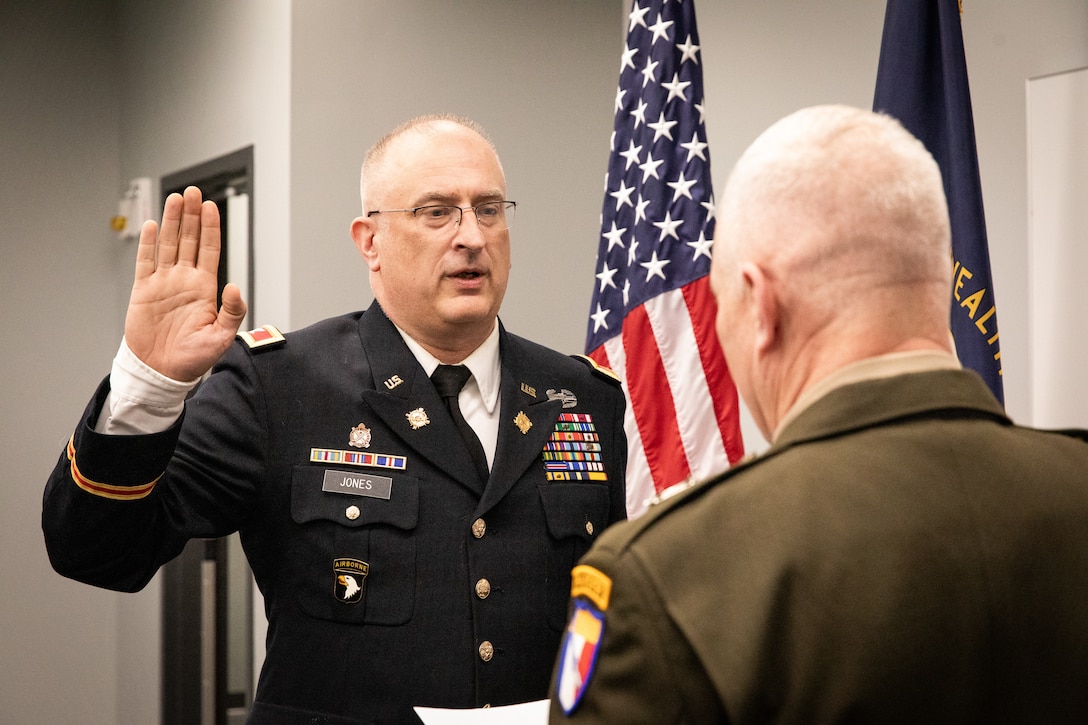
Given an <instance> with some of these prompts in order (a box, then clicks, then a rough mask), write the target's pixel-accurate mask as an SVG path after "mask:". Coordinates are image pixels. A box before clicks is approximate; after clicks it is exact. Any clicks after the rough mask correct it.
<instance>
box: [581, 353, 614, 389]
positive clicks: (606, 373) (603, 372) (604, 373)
mask: <svg viewBox="0 0 1088 725" xmlns="http://www.w3.org/2000/svg"><path fill="white" fill-rule="evenodd" d="M571 357H572V358H574V359H575V360H580V361H581V362H584V363H585V364H586V365H588V366H589V367H590V368H591V369H592V370H593V372H594V373H596V374H597V375H598V376H599V377H602V378H604V379H605V380H608V381H611V382H613V383H616V384H617V385H621V384H622V383H623V381H622V380H620V376H619V375H616V373H614V372H612V370H611V369H609V368H606V367H605V366H604V365H598V364H597V361H596V360H594V359H593V358H591V357H587V356H586V355H571Z"/></svg>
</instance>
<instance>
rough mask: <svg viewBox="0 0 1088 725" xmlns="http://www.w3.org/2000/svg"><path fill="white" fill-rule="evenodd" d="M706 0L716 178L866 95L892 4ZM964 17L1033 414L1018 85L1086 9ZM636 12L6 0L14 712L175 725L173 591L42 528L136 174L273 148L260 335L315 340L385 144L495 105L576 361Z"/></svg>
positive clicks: (353, 303)
mask: <svg viewBox="0 0 1088 725" xmlns="http://www.w3.org/2000/svg"><path fill="white" fill-rule="evenodd" d="M697 2H698V11H699V16H698V20H699V29H700V32H701V34H702V44H703V52H704V56H703V62H704V68H705V81H706V101H707V106H708V112H709V116H708V136H709V142H710V144H711V151H712V153H713V161H714V183H715V188H716V189H718V190H719V191H720V190H721V189H722V187H723V186H724V182H725V176H726V174H727V173H728V171H729V167H730V166H731V164H732V163H733V161H734V160H735V159H736V157H737V156H738V155H739V153H740V151H741V150H742V149H743V147H744V146H745V145H747V143H749V142H750V141H751V140H752V138H754V137H755V135H756V134H757V133H758V132H759V131H760V130H762V129H763V128H764V127H765V126H766V125H768V124H769V123H770V122H772V121H773V120H775V119H777V118H778V117H780V116H782V115H784V114H785V113H788V112H790V111H792V110H794V109H796V108H798V107H801V106H804V105H809V104H813V103H826V102H833V101H834V102H844V103H852V104H854V105H858V106H862V107H868V106H870V105H871V102H872V92H873V83H874V79H875V75H876V62H877V56H878V52H879V44H880V34H881V29H882V23H883V7H882V5H883V3H880V2H873V1H862V0H835V1H834V2H824V3H819V4H818V5H817V4H815V3H805V2H792V3H747V2H739V1H737V2H726V1H725V0H697ZM965 4H966V15H965V17H964V42H965V46H966V52H967V62H968V69H969V72H970V78H971V90H972V94H973V98H974V106H975V122H976V133H977V136H978V143H979V155H980V164H981V172H982V183H983V192H984V195H985V202H986V212H987V219H988V227H989V238H990V245H991V255H992V257H993V266H994V270H993V271H994V284H995V290H996V295H997V301H998V314H999V317H1000V323H1001V334H1002V343H1003V345H1002V349H1003V360H1004V363H1005V386H1006V398H1007V400H1008V407H1009V410H1010V412H1012V413H1013V415H1014V416H1015V417H1018V418H1020V419H1022V420H1023V419H1026V416H1027V413H1028V410H1029V402H1030V401H1029V397H1030V393H1029V388H1030V386H1029V383H1028V381H1029V379H1030V374H1031V354H1030V349H1029V347H1028V345H1029V334H1028V332H1029V331H1028V320H1027V312H1026V307H1027V270H1026V267H1027V258H1028V257H1027V228H1028V224H1027V208H1026V205H1027V190H1026V184H1027V182H1026V173H1027V161H1026V143H1025V138H1026V130H1025V129H1026V126H1025V110H1024V109H1025V100H1024V84H1025V80H1026V79H1027V78H1030V77H1037V76H1041V75H1045V74H1048V73H1053V72H1058V71H1062V70H1068V69H1071V68H1077V67H1083V66H1086V65H1088V5H1086V4H1085V3H1084V2H1083V0H1052V1H1051V2H1048V3H1045V4H1038V3H1034V4H1028V3H1022V2H1018V1H1017V0H989V1H988V2H985V3H983V2H971V1H970V0H968V2H967V3H965ZM628 8H629V2H628V0H583V1H578V0H564V1H562V2H559V1H553V2H545V3H541V2H536V1H533V0H524V1H519V2H515V1H513V0H465V1H464V2H459V3H449V2H446V1H445V0H401V1H400V2H397V3H387V2H379V0H305V1H302V0H300V1H297V2H295V1H293V0H275V1H274V2H272V1H269V0H228V1H226V2H223V1H221V0H220V1H216V0H185V1H184V2H175V3H145V2H142V1H141V0H91V1H89V2H84V3H78V4H73V3H64V2H61V0H5V2H3V3H0V219H3V224H2V225H0V245H2V246H0V249H2V251H3V262H2V263H0V310H2V311H3V314H2V315H0V360H2V361H3V373H4V374H3V376H2V379H0V471H2V473H3V474H4V475H3V486H0V581H3V582H4V584H3V593H4V596H3V597H2V598H0V669H2V670H3V672H4V677H2V678H0V722H8V721H13V722H19V723H38V722H40V723H52V722H92V723H113V722H116V723H146V722H154V720H155V719H156V717H157V705H156V704H155V700H156V697H155V694H154V693H156V692H157V690H158V672H159V665H158V659H157V658H158V640H157V637H158V631H157V627H158V619H157V615H158V606H159V599H158V593H157V589H156V588H155V587H154V586H153V587H152V588H151V590H150V591H148V592H145V593H142V594H139V595H134V596H133V595H117V594H112V593H109V592H102V591H98V590H94V589H91V588H89V587H84V586H81V585H78V584H74V583H71V582H68V581H66V580H63V579H61V578H60V577H58V576H56V575H55V574H53V573H52V571H51V570H50V569H49V567H48V564H47V562H46V560H45V554H44V549H43V546H42V543H41V533H40V526H39V524H38V519H39V517H40V511H41V508H40V500H41V487H42V484H43V482H44V479H45V476H46V475H47V472H48V470H49V469H50V468H51V466H52V464H53V461H55V460H56V456H57V455H58V454H59V453H60V450H61V446H62V444H63V442H64V441H65V440H66V439H67V436H68V435H69V433H70V429H71V426H72V424H73V423H74V422H75V420H76V418H77V417H78V415H79V413H80V411H81V409H82V406H83V405H84V403H85V401H86V399H87V397H88V396H89V394H90V392H91V390H92V388H93V386H94V385H95V384H96V382H97V381H98V380H99V378H100V377H101V376H102V375H104V374H105V373H106V372H107V371H108V367H109V360H110V358H111V357H112V355H113V352H114V350H115V348H116V344H117V339H118V336H119V334H120V329H121V321H122V318H123V314H124V305H125V301H126V299H127V294H128V286H129V281H130V279H131V266H132V254H133V249H132V245H131V244H130V243H124V244H122V243H119V242H117V241H116V240H115V239H114V238H113V237H112V235H111V233H110V232H109V231H108V228H107V227H106V223H107V222H108V218H109V216H110V215H112V214H113V213H114V211H115V209H116V200H117V197H118V195H119V194H120V193H121V191H122V190H123V188H124V185H125V183H126V182H127V179H129V178H131V177H134V176H142V175H147V176H152V177H153V178H156V179H157V178H158V177H159V176H161V175H162V174H165V173H169V172H173V171H176V170H178V169H180V168H183V167H186V166H190V165H192V164H196V163H199V162H202V161H205V160H207V159H209V158H212V157H214V156H217V155H220V154H223V153H226V152H229V151H233V150H235V149H236V148H239V147H241V146H245V145H248V144H254V145H255V147H256V158H255V171H256V180H255V194H256V209H255V212H256V222H255V234H256V240H257V279H256V284H257V298H256V300H255V304H256V307H257V310H258V312H257V314H258V318H259V319H257V320H255V321H254V322H255V323H265V322H273V323H276V324H280V325H282V326H284V328H285V329H294V328H296V327H299V326H301V325H303V324H306V323H308V322H311V321H313V320H316V319H318V318H320V317H323V316H326V315H329V314H336V313H339V312H343V311H347V310H351V309H358V308H359V307H362V306H365V305H366V304H367V303H368V301H369V299H370V292H369V287H368V286H367V284H366V278H365V269H364V267H363V265H362V264H361V262H360V261H359V260H358V258H357V256H356V253H355V251H354V248H353V247H352V245H351V242H350V238H349V236H348V233H347V225H348V223H349V222H350V220H351V219H352V218H353V217H354V216H355V215H356V214H357V213H358V196H357V190H356V184H357V173H358V164H359V162H360V161H361V158H362V155H363V153H364V152H365V149H366V147H367V146H368V145H369V144H370V143H371V142H372V141H373V140H374V139H375V138H376V136H377V135H378V134H379V133H381V132H384V131H385V130H387V129H388V128H389V127H391V126H392V125H394V124H395V123H396V122H399V121H400V120H403V119H405V118H407V117H409V116H410V115H414V114H415V113H421V112H426V111H432V110H449V111H455V112H460V113H465V114H467V115H471V116H474V117H476V118H477V120H479V121H480V122H481V123H483V124H484V125H485V126H487V127H488V128H489V129H490V130H491V132H492V134H493V135H494V137H495V142H496V144H497V145H498V147H499V150H500V152H501V153H502V156H503V159H504V162H505V165H506V170H507V175H508V180H509V187H510V193H511V196H513V197H514V198H516V199H517V200H518V201H519V202H520V203H521V207H520V210H519V215H518V226H517V228H516V232H517V234H516V235H515V248H514V265H515V267H514V271H513V276H512V280H511V288H510V292H509V294H508V298H507V301H506V303H505V305H504V307H503V311H502V316H503V319H504V321H505V322H506V323H507V325H508V327H510V329H512V330H514V331H516V332H519V333H522V334H525V335H527V336H529V337H532V338H535V339H538V340H540V341H541V342H544V343H546V344H549V345H551V346H553V347H556V348H558V349H561V350H567V351H572V352H573V351H577V350H579V349H580V348H581V346H582V341H583V338H584V334H585V320H586V315H587V312H588V305H589V297H590V292H591V285H592V283H593V272H594V269H593V266H594V255H595V252H596V237H597V220H598V214H599V210H600V205H601V195H602V191H603V190H602V179H603V174H604V169H605V162H606V156H607V148H608V136H609V133H610V130H611V118H612V100H613V96H614V86H615V82H616V78H617V73H618V69H619V53H620V50H621V48H622V42H623V30H624V27H625V23H624V21H623V18H624V16H625V15H626V12H627V9H628ZM488 28H493V30H488ZM490 78H500V79H503V81H502V83H501V84H500V88H502V89H503V91H504V92H503V94H502V95H501V96H500V97H497V98H489V97H487V96H485V95H482V90H481V89H483V88H484V87H486V86H488V85H490V84H489V83H486V82H485V81H487V80H488V79H490ZM503 84H505V85H503ZM435 87H436V88H438V89H440V90H438V91H433V93H434V94H435V95H430V93H431V91H429V90H428V89H430V88H435Z"/></svg>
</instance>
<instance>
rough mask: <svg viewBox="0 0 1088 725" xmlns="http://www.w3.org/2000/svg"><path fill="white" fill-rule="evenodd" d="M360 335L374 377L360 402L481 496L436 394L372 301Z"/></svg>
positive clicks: (476, 478)
mask: <svg viewBox="0 0 1088 725" xmlns="http://www.w3.org/2000/svg"><path fill="white" fill-rule="evenodd" d="M359 334H360V336H361V338H362V341H363V350H364V352H365V353H366V356H367V359H368V361H369V363H370V371H371V374H372V375H373V377H374V379H373V381H372V382H371V381H366V382H365V383H363V385H364V390H363V391H362V399H363V402H364V403H366V404H367V405H368V406H369V407H370V409H371V410H373V411H374V414H375V415H377V416H378V417H379V418H381V419H382V421H383V422H384V423H385V424H386V426H388V427H389V428H390V430H392V431H393V433H394V434H396V435H397V436H398V437H399V438H400V439H401V440H403V441H404V443H405V445H407V446H408V447H409V448H411V449H412V450H413V451H415V452H416V453H418V454H419V455H420V456H422V457H423V458H426V459H427V460H428V461H430V462H431V463H433V464H434V465H435V466H437V467H439V468H440V469H441V470H443V471H445V472H446V473H448V474H449V476H450V477H451V478H453V479H454V480H456V481H457V482H458V483H460V484H462V485H464V486H465V487H466V488H469V489H471V490H472V491H475V492H476V493H477V494H481V493H483V489H484V484H483V483H482V482H481V481H480V477H479V475H478V474H477V473H476V469H475V468H474V467H473V465H472V460H471V459H470V458H469V456H468V454H467V452H463V451H462V449H463V448H464V444H463V443H462V442H461V436H460V433H458V432H457V428H456V426H455V425H454V422H453V419H452V418H451V417H450V414H449V413H448V412H447V410H446V406H445V404H444V403H443V402H442V399H441V398H440V397H439V396H438V391H436V390H435V388H434V384H433V383H432V382H431V380H430V378H428V377H427V374H426V373H425V372H424V371H423V368H422V367H421V366H420V364H419V361H418V360H416V359H415V356H414V355H412V352H411V350H409V349H408V346H407V345H405V344H404V340H403V338H401V336H400V333H399V332H397V328H396V327H394V326H393V323H392V322H390V321H389V318H388V317H386V316H385V313H384V312H382V310H381V308H380V307H379V306H378V303H377V302H375V303H374V304H373V305H371V307H370V309H369V310H367V311H366V313H364V314H363V316H362V319H361V320H360V321H359ZM408 473H409V474H411V473H412V459H411V457H409V458H408Z"/></svg>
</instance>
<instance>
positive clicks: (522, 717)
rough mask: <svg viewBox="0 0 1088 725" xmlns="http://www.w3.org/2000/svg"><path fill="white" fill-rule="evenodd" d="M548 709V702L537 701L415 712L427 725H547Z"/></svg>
mask: <svg viewBox="0 0 1088 725" xmlns="http://www.w3.org/2000/svg"><path fill="white" fill-rule="evenodd" d="M548 709H549V701H548V700H537V701H535V702H523V703H521V704H518V705H503V706H501V707H487V708H483V707H480V708H476V709H472V710H451V709H447V708H441V707H417V708H415V711H416V714H417V715H419V717H420V719H421V720H423V722H424V723H425V725H479V723H486V725H545V723H547V722H548Z"/></svg>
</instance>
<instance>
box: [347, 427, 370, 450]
mask: <svg viewBox="0 0 1088 725" xmlns="http://www.w3.org/2000/svg"><path fill="white" fill-rule="evenodd" d="M370 437H371V436H370V429H369V428H367V427H366V423H360V424H359V425H357V426H355V427H354V428H352V429H351V433H349V434H348V445H349V446H351V447H352V448H370Z"/></svg>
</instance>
